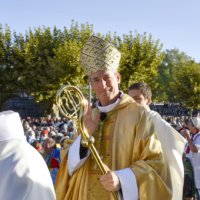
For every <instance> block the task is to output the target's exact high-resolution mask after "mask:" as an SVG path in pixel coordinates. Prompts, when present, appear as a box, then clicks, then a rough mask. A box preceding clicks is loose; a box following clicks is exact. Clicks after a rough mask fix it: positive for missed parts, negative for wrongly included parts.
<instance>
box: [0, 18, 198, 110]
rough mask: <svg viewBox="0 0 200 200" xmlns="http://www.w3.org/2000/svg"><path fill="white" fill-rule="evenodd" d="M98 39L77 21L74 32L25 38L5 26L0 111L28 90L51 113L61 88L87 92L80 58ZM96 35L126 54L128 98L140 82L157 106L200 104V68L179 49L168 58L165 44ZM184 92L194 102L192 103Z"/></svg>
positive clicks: (32, 33)
mask: <svg viewBox="0 0 200 200" xmlns="http://www.w3.org/2000/svg"><path fill="white" fill-rule="evenodd" d="M92 34H94V33H93V26H92V25H89V24H88V23H86V24H81V25H80V26H79V25H78V23H77V22H74V21H73V20H72V24H71V27H70V28H69V29H68V28H66V27H64V30H62V31H61V30H60V29H57V28H56V27H54V28H53V30H51V29H50V28H49V27H45V26H43V27H38V28H35V29H34V30H31V29H29V30H28V31H27V32H26V34H25V35H24V36H23V35H22V34H17V33H16V32H14V33H13V35H11V31H10V28H9V27H8V26H6V27H5V28H4V30H3V27H2V26H1V25H0V106H2V104H3V102H5V101H7V100H8V99H9V98H11V97H13V94H14V95H16V94H17V93H18V92H19V91H20V90H26V91H27V92H28V93H30V94H31V95H33V96H34V97H35V100H36V101H38V102H43V103H44V104H45V105H46V106H47V108H51V107H52V105H53V104H54V103H55V96H56V93H57V91H58V89H59V88H60V87H61V86H63V85H66V84H71V85H75V86H77V87H79V88H86V86H87V85H88V82H89V81H88V77H87V75H86V74H85V73H84V71H83V69H82V67H81V66H80V61H79V57H80V53H81V50H82V47H83V45H84V44H85V42H86V41H87V40H88V38H89V37H90V36H91V35H92ZM96 35H97V36H99V37H102V38H104V39H105V40H107V41H109V42H111V43H113V45H114V46H116V47H117V48H118V49H119V50H120V51H121V53H122V57H121V61H120V67H119V72H120V74H121V84H120V87H121V88H122V90H123V91H124V92H127V91H128V87H129V86H130V85H131V84H133V83H134V82H146V83H147V84H148V85H149V86H150V87H151V88H152V91H153V94H154V99H155V100H157V101H163V100H165V101H170V102H173V101H179V100H181V101H182V100H183V101H188V102H189V101H190V100H191V101H190V102H192V103H193V104H195V105H197V104H198V101H197V98H196V96H195V95H194V96H193V93H194V94H196V95H197V96H198V95H199V82H198V79H197V77H198V76H199V74H198V73H199V71H198V70H196V71H195V70H194V68H195V69H199V65H196V64H195V63H191V62H190V61H191V59H190V58H189V57H187V56H186V55H185V54H183V53H179V52H178V50H177V49H175V50H166V52H165V53H164V52H162V51H161V50H162V44H159V40H157V41H154V40H153V39H152V36H151V35H149V36H147V35H146V33H144V34H143V35H140V34H137V33H136V34H135V36H133V34H132V32H130V34H129V35H123V37H122V38H121V37H119V36H117V34H116V33H114V35H113V36H112V35H111V33H110V32H108V34H106V35H101V34H100V33H96ZM163 59H164V60H163ZM189 66H190V67H189ZM191 69H193V71H191ZM187 70H190V71H191V73H190V76H189V77H190V78H191V79H187V78H186V77H184V73H185V74H188V73H187ZM181 79H182V80H187V83H185V84H184V86H182V88H181V85H182V84H183V83H184V82H181ZM176 86H177V88H176ZM180 91H181V92H182V91H183V92H184V93H185V94H187V95H188V98H190V97H191V99H186V98H185V96H184V95H182V94H181V92H180ZM86 92H87V90H86ZM189 92H190V93H189ZM195 92H196V93H195ZM189 94H191V95H189ZM187 95H186V96H187ZM198 99H200V98H198ZM188 105H189V104H188ZM47 112H49V110H48V111H47Z"/></svg>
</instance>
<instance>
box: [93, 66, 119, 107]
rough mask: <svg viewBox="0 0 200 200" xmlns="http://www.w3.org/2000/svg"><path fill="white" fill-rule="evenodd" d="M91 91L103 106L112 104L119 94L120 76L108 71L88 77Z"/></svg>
mask: <svg viewBox="0 0 200 200" xmlns="http://www.w3.org/2000/svg"><path fill="white" fill-rule="evenodd" d="M90 83H91V86H92V89H93V90H94V92H95V93H96V95H97V97H98V98H99V100H100V102H101V104H102V105H103V106H107V105H109V104H111V103H114V101H115V100H116V97H117V95H118V94H119V88H118V84H119V83H120V74H119V73H117V74H115V73H114V72H113V71H110V70H103V71H98V72H95V73H93V74H91V76H90Z"/></svg>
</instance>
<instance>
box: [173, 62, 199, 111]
mask: <svg viewBox="0 0 200 200" xmlns="http://www.w3.org/2000/svg"><path fill="white" fill-rule="evenodd" d="M199 77H200V64H196V63H195V62H194V61H188V62H186V63H184V64H182V65H180V66H179V67H177V68H176V69H175V71H174V79H175V81H174V82H173V83H171V86H172V88H173V89H174V91H176V94H177V96H178V97H179V98H180V99H181V100H182V101H183V102H184V103H185V104H186V105H187V107H189V108H200V78H199Z"/></svg>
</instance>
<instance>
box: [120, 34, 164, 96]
mask: <svg viewBox="0 0 200 200" xmlns="http://www.w3.org/2000/svg"><path fill="white" fill-rule="evenodd" d="M118 41H119V50H120V51H121V52H122V57H121V63H120V74H121V76H122V83H121V88H122V89H123V90H124V91H127V90H128V87H129V86H130V85H131V84H133V83H134V82H146V83H147V84H148V85H149V86H150V87H151V88H152V91H153V93H155V92H156V90H157V87H158V84H157V81H156V79H157V76H158V66H159V65H160V63H161V62H162V60H163V53H162V52H161V48H162V45H159V40H157V41H154V40H152V36H151V35H149V38H147V36H146V33H145V34H144V35H139V34H136V36H135V37H133V35H132V33H130V35H124V36H123V40H120V38H118Z"/></svg>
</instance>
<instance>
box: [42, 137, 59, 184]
mask: <svg viewBox="0 0 200 200" xmlns="http://www.w3.org/2000/svg"><path fill="white" fill-rule="evenodd" d="M42 146H43V148H44V153H43V158H44V160H45V162H46V164H47V166H48V168H49V170H50V173H51V177H52V181H53V184H54V183H55V181H56V175H57V172H58V169H59V165H60V163H61V159H60V144H59V143H56V141H55V140H54V139H52V138H47V139H46V140H45V141H44V142H43V145H42Z"/></svg>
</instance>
